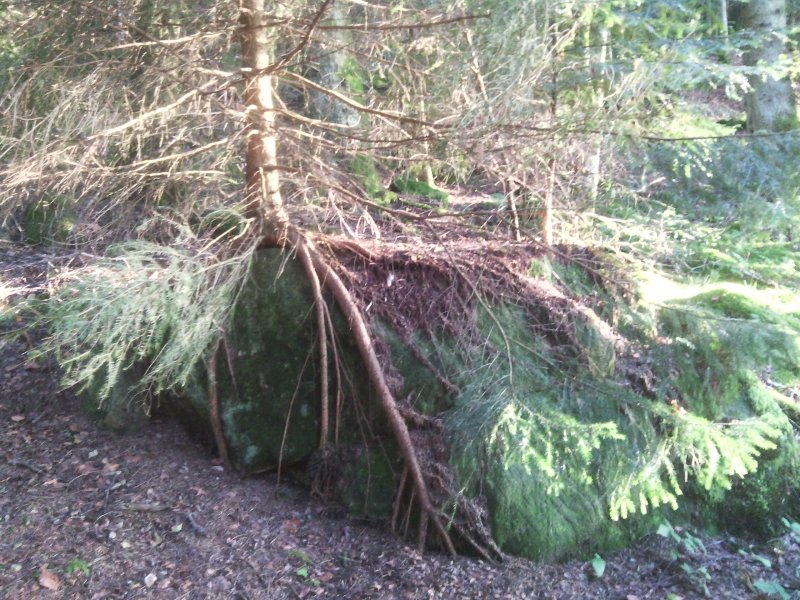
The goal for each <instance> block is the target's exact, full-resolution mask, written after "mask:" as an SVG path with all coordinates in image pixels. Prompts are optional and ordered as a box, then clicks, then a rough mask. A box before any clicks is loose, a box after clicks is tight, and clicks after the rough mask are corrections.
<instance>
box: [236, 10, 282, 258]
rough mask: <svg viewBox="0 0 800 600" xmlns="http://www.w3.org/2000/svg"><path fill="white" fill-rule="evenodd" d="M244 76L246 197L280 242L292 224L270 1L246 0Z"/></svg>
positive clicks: (256, 218)
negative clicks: (279, 135) (282, 166)
mask: <svg viewBox="0 0 800 600" xmlns="http://www.w3.org/2000/svg"><path fill="white" fill-rule="evenodd" d="M239 19H240V22H241V25H242V74H243V76H244V102H245V115H246V119H247V123H246V126H245V136H246V139H247V149H246V151H245V181H246V188H245V200H246V204H247V216H248V217H249V218H251V219H253V222H254V223H255V224H256V225H257V226H258V227H259V228H261V231H262V232H263V233H264V234H265V235H266V236H267V237H268V238H269V241H272V242H273V243H275V244H276V245H279V243H280V241H281V239H282V236H283V233H282V232H283V230H284V228H285V226H286V223H288V217H287V214H286V209H285V207H284V205H283V198H282V197H281V190H280V178H279V176H278V147H277V141H276V135H275V125H276V122H275V110H274V104H273V98H272V75H271V74H270V67H271V66H272V46H273V44H272V43H271V42H270V40H269V37H268V35H267V33H268V28H267V14H266V10H265V0H241V12H240V17H239Z"/></svg>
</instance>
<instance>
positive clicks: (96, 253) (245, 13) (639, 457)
mask: <svg viewBox="0 0 800 600" xmlns="http://www.w3.org/2000/svg"><path fill="white" fill-rule="evenodd" d="M798 23H800V4H797V2H795V1H794V0H750V2H746V3H742V2H727V1H726V0H723V1H722V2H707V1H700V0H669V1H667V2H654V1H650V0H614V1H604V0H575V1H570V2H561V3H557V2H549V1H546V0H452V1H448V2H439V1H436V0H419V1H418V0H409V1H402V2H383V1H377V2H369V3H365V2H360V1H356V0H352V1H349V0H322V1H318V2H306V1H304V0H297V1H295V0H281V1H276V2H266V1H265V0H240V2H238V3H237V2H220V1H217V0H195V1H193V2H186V1H185V0H171V1H168V2H167V1H164V0H113V1H104V2H98V1H95V0H68V1H55V0H26V1H25V2H16V1H14V0H6V1H0V217H2V223H3V235H4V236H5V237H6V238H8V239H12V240H15V241H16V242H18V243H20V244H28V245H46V246H48V247H51V248H57V249H58V251H59V253H63V254H65V255H70V256H72V257H73V258H74V260H75V261H77V262H79V263H80V265H81V266H80V268H79V269H73V270H71V271H70V272H69V273H68V274H64V275H59V274H58V273H56V272H54V273H52V276H51V280H50V284H49V289H48V291H47V294H46V295H43V296H42V297H40V298H38V299H37V300H35V301H30V302H28V303H26V304H25V305H24V306H23V305H18V306H15V307H13V308H11V309H8V310H6V311H5V312H4V313H3V315H2V319H3V320H5V321H7V322H13V321H14V319H15V318H16V315H17V314H19V312H20V311H27V312H29V313H33V314H35V315H36V317H37V318H36V321H35V327H45V328H46V329H47V331H48V337H47V338H46V340H45V342H44V343H43V344H42V345H41V347H39V348H38V349H37V352H40V353H43V354H49V355H52V356H55V357H56V359H57V361H58V363H59V364H60V366H61V369H62V372H63V376H64V385H65V386H72V387H75V388H76V389H80V390H81V391H82V392H83V393H84V394H85V395H86V397H87V406H89V407H90V410H92V411H93V412H95V413H97V415H98V416H99V417H100V418H101V420H103V421H104V422H105V424H106V425H108V426H111V427H114V428H120V429H125V428H128V427H133V426H145V427H146V424H144V425H142V423H143V421H142V420H143V419H144V418H146V417H147V416H149V415H151V414H154V413H165V414H172V415H175V416H177V417H178V418H179V419H180V420H181V421H182V422H184V423H186V425H187V426H188V427H189V428H190V429H192V430H193V431H194V432H195V434H196V435H197V436H199V437H200V438H204V439H206V440H207V441H208V442H209V443H210V444H213V445H214V446H215V447H216V449H217V452H218V453H219V455H220V457H221V458H222V459H223V460H224V461H225V462H227V463H229V464H232V465H233V466H235V467H236V468H238V469H239V470H240V471H241V472H243V473H256V472H261V471H265V470H274V469H277V470H279V471H280V472H282V473H283V472H286V473H289V474H291V475H292V476H294V477H296V478H298V479H300V480H302V481H304V482H306V483H307V484H308V485H309V487H310V488H311V490H312V491H313V492H315V493H318V494H321V495H324V496H328V497H333V498H336V499H337V500H338V501H340V502H342V503H343V504H344V505H345V506H347V508H348V509H349V510H351V511H353V512H356V513H366V514H369V515H371V516H379V517H383V518H385V519H386V520H387V521H389V522H391V524H392V526H393V527H394V528H395V529H396V530H398V531H400V532H401V533H404V534H406V535H409V532H410V531H413V532H415V534H414V535H413V537H414V538H415V539H416V541H417V543H418V545H419V547H420V548H422V547H425V546H426V545H432V546H437V547H439V548H441V549H443V550H445V551H449V552H452V553H457V552H469V553H477V554H479V555H480V556H482V557H484V558H486V559H490V560H494V559H499V558H502V557H503V556H505V555H506V554H508V553H511V554H517V555H522V556H526V557H528V558H533V559H540V560H553V559H560V558H564V557H570V556H586V555H588V556H591V554H592V553H593V552H595V551H598V550H604V549H607V548H613V547H620V546H622V545H625V544H627V543H630V542H631V541H632V540H633V539H635V538H636V537H637V536H639V535H641V534H643V533H645V532H648V531H653V530H655V529H656V527H658V525H659V523H661V522H662V521H663V519H664V518H665V517H666V518H668V519H669V520H670V521H671V522H674V523H679V522H685V523H692V524H694V525H695V526H698V527H704V528H708V529H712V530H719V529H728V530H734V531H740V532H741V531H745V530H746V531H748V532H749V533H753V534H757V535H764V536H768V535H771V534H773V533H775V532H776V531H777V530H778V529H779V528H781V527H782V526H783V525H782V524H781V523H782V521H781V518H783V519H784V520H787V519H788V520H790V521H791V520H795V519H800V495H798V494H799V493H800V442H798V428H797V417H798V415H799V414H800V405H799V404H798V402H800V387H798V386H800V345H798V344H799V343H800V305H798V300H797V297H798V296H797V294H798V286H800V261H798V258H797V256H798V254H797V252H798V236H800V172H798V169H797V168H796V164H797V163H798V160H800V137H798V136H799V133H798V132H800V128H799V127H798V112H797V102H796V91H797V89H796V86H795V85H793V82H795V81H797V78H798V75H799V73H798V70H799V68H798V65H800V62H799V61H798V55H797V43H798V35H800V34H799V32H798V29H797V25H798ZM0 283H1V282H0ZM354 481H355V482H358V483H360V484H361V483H363V484H364V485H352V482H354ZM354 488H358V489H354Z"/></svg>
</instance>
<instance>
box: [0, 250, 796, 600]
mask: <svg viewBox="0 0 800 600" xmlns="http://www.w3.org/2000/svg"><path fill="white" fill-rule="evenodd" d="M58 264H64V259H56V258H55V257H53V256H49V255H47V254H42V253H35V252H31V251H30V250H24V249H21V248H16V247H13V246H10V245H7V244H6V245H0V310H6V309H7V308H8V306H9V305H10V304H11V303H12V302H13V300H14V299H15V298H19V297H23V296H25V295H26V294H31V293H36V292H37V291H39V290H41V289H42V286H43V285H44V283H45V278H44V275H45V273H46V272H47V270H48V269H52V268H53V266H54V265H58ZM2 322H3V323H4V325H3V328H4V329H5V331H8V330H9V329H11V328H13V327H15V326H17V325H21V324H23V322H24V321H23V322H13V321H11V322H9V321H8V320H7V319H4V320H3V321H2ZM35 338H36V334H35V333H31V334H28V335H27V336H22V335H6V336H5V337H0V597H2V598H9V599H19V600H27V599H30V598H91V599H101V598H165V599H166V598H242V599H250V598H252V599H257V598H407V599H414V598H513V599H517V598H554V599H561V598H564V599H566V598H581V599H583V598H603V599H617V598H619V599H623V600H636V599H645V598H657V599H669V600H678V599H680V598H684V599H688V598H701V597H709V598H800V592H799V591H798V590H800V544H799V543H798V541H799V540H800V526H798V532H797V533H796V534H795V535H792V534H791V533H787V534H786V535H785V536H783V537H781V538H778V539H774V540H771V541H769V542H768V543H765V544H760V545H757V546H753V545H751V544H750V543H749V542H747V541H745V540H741V539H735V538H732V537H728V536H718V537H715V538H708V537H704V536H698V537H694V536H692V535H690V534H689V532H685V531H681V530H678V531H677V534H676V535H677V537H678V538H679V539H680V540H681V541H676V540H675V539H670V538H665V537H661V536H659V535H657V534H656V533H655V532H654V533H653V534H652V535H651V536H648V537H647V538H645V539H643V540H642V541H641V542H640V543H639V544H638V545H637V546H635V547H633V548H630V549H627V550H624V551H621V552H615V553H609V554H607V555H604V556H603V559H604V561H605V569H604V572H603V573H602V575H601V576H598V573H597V572H596V569H595V566H596V567H598V570H599V567H600V566H601V565H600V564H599V562H598V563H596V564H595V566H593V565H592V564H591V562H586V561H572V562H568V563H565V564H559V565H540V564H534V563H531V562H527V561H523V560H517V559H508V560H507V561H505V562H503V563H500V564H488V563H485V562H481V561H479V560H477V559H475V558H470V557H456V558H451V557H450V556H444V555H440V554H434V553H427V554H419V553H418V552H416V551H415V550H413V549H412V548H411V547H410V546H409V545H408V544H407V543H405V542H404V541H403V540H401V539H399V538H398V537H397V536H396V535H394V534H393V533H391V532H390V531H389V530H388V526H387V524H386V523H381V522H378V523H373V522H365V521H362V520H357V519H354V518H352V517H349V516H347V515H346V514H345V513H344V511H343V510H342V509H341V508H340V507H339V506H336V505H332V504H328V503H325V502H323V501H321V500H318V499H315V498H312V497H310V496H309V495H308V494H307V492H306V491H305V490H304V489H301V488H298V487H295V486H293V485H292V484H291V483H288V482H286V481H282V482H278V481H277V479H276V477H275V475H267V476H264V477H259V478H249V479H242V478H240V477H239V476H237V474H236V473H232V472H228V471H226V470H225V469H224V468H223V467H222V466H221V465H220V464H219V462H218V461H216V460H215V459H214V458H213V455H212V454H211V453H210V451H209V450H208V449H207V448H205V447H203V446H201V445H200V444H198V443H197V442H195V441H193V440H192V439H190V438H189V437H188V436H187V435H186V434H185V433H184V431H183V430H182V429H181V428H180V426H179V425H178V424H176V423H174V422H170V421H153V422H151V423H150V424H148V425H147V426H146V427H144V428H143V429H142V430H140V431H138V432H135V433H128V434H124V435H119V434H113V433H110V432H106V431H102V430H100V429H98V427H97V426H96V425H95V424H94V423H93V422H91V421H90V420H88V419H87V418H86V417H84V416H83V415H82V413H81V410H80V403H79V401H78V400H77V399H76V398H75V397H74V395H72V394H71V393H69V392H63V391H59V387H58V372H57V370H56V369H55V368H54V367H53V365H52V364H49V363H47V362H46V361H44V360H39V361H35V360H32V359H30V357H29V356H27V355H26V351H27V350H28V349H29V347H30V345H31V344H32V343H35ZM687 542H688V544H687ZM692 550H693V552H692Z"/></svg>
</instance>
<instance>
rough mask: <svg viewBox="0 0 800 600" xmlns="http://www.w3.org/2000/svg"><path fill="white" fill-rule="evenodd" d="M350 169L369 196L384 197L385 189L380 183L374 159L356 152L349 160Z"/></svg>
mask: <svg viewBox="0 0 800 600" xmlns="http://www.w3.org/2000/svg"><path fill="white" fill-rule="evenodd" d="M350 170H351V171H352V173H353V175H354V176H355V177H356V179H357V180H358V182H359V183H360V184H361V185H362V186H363V188H364V191H365V192H367V195H368V196H369V197H370V198H378V199H383V198H384V197H385V195H386V189H385V188H384V187H383V183H381V177H380V174H379V173H378V167H377V165H376V164H375V159H373V158H371V157H369V156H366V155H364V154H358V155H356V156H354V157H353V159H352V160H351V161H350Z"/></svg>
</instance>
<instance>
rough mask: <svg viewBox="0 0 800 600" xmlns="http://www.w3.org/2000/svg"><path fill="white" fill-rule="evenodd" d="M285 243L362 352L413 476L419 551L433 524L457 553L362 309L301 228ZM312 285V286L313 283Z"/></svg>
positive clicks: (290, 232)
mask: <svg viewBox="0 0 800 600" xmlns="http://www.w3.org/2000/svg"><path fill="white" fill-rule="evenodd" d="M286 241H287V242H288V245H289V247H290V248H293V249H295V250H296V251H297V252H298V254H299V255H300V257H301V260H303V256H304V255H305V256H307V257H308V258H309V259H310V261H311V264H312V265H313V268H314V271H315V272H316V276H317V277H318V278H319V282H320V283H321V285H322V286H324V287H326V288H327V289H328V290H330V292H331V294H332V295H333V298H334V300H335V301H336V304H337V305H338V306H339V308H340V309H341V311H342V313H344V315H345V317H346V319H347V322H348V324H349V325H350V329H351V330H352V332H353V338H354V340H355V342H356V345H357V347H358V350H359V354H360V355H361V358H362V359H363V361H364V364H365V366H366V368H367V372H368V374H369V379H370V383H371V384H372V386H373V388H374V389H375V391H376V393H377V395H378V398H379V400H380V403H381V407H382V408H383V409H384V412H385V414H386V417H387V419H388V421H389V425H390V427H391V429H392V433H393V434H394V437H395V440H396V441H397V444H398V446H399V448H400V452H401V453H402V455H403V458H404V460H405V466H406V468H407V469H408V472H409V474H410V475H411V481H412V483H413V486H414V492H415V496H416V499H417V501H418V502H419V506H420V520H419V529H418V532H417V546H418V548H419V550H420V551H421V550H423V549H424V547H425V542H426V540H427V535H428V525H429V523H430V522H432V523H433V526H434V529H435V530H436V532H437V533H438V534H439V537H440V538H441V540H442V543H443V544H444V546H445V547H446V548H447V550H448V551H449V552H450V553H451V554H455V553H456V552H455V547H454V546H453V542H452V540H451V539H450V535H449V534H448V532H447V530H446V529H445V527H444V525H443V524H442V521H441V519H440V518H439V514H438V511H437V510H436V508H435V507H434V506H433V504H432V503H431V500H430V494H429V493H428V487H427V484H426V483H425V478H424V476H423V473H422V469H421V467H420V464H419V460H418V459H417V453H416V451H415V450H414V445H413V443H412V442H411V437H410V435H409V432H408V427H407V426H406V422H405V420H404V419H403V417H402V415H401V414H400V411H399V409H398V406H397V402H396V400H395V398H394V396H393V394H392V392H391V390H390V389H389V386H388V384H387V383H386V378H385V377H384V374H383V369H382V367H381V365H380V361H379V360H378V356H377V354H376V352H375V347H374V345H373V343H372V338H371V337H370V334H369V329H368V328H367V324H366V321H365V319H364V316H363V314H362V313H361V310H360V309H359V307H358V305H357V304H356V301H355V300H354V298H353V296H352V294H351V293H350V291H349V290H348V289H347V286H345V284H344V282H343V281H342V280H341V278H340V277H339V275H338V274H337V273H336V271H334V270H333V268H332V267H331V266H330V265H329V264H328V262H327V261H326V260H325V258H324V257H323V255H322V254H321V253H320V252H319V251H318V250H317V249H316V248H315V247H314V245H313V243H312V242H311V241H310V240H309V239H308V238H307V237H306V236H305V235H303V233H301V231H300V230H299V229H297V228H296V227H294V226H292V225H289V226H287V228H286ZM312 285H313V283H312Z"/></svg>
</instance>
